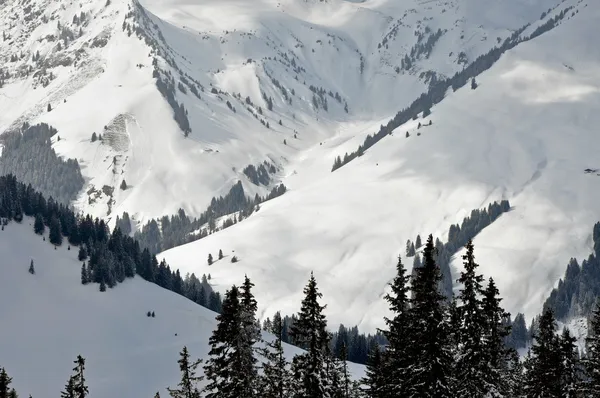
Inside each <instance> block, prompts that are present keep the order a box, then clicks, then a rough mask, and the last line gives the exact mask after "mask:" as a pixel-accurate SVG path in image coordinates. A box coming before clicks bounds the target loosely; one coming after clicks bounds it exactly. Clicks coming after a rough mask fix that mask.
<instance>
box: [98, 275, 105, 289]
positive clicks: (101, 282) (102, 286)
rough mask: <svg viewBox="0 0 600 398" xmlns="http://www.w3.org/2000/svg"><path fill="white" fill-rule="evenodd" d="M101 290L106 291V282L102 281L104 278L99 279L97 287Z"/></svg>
mask: <svg viewBox="0 0 600 398" xmlns="http://www.w3.org/2000/svg"><path fill="white" fill-rule="evenodd" d="M99 289H100V291H101V292H105V291H106V283H105V282H104V278H103V279H101V280H100V287H99Z"/></svg>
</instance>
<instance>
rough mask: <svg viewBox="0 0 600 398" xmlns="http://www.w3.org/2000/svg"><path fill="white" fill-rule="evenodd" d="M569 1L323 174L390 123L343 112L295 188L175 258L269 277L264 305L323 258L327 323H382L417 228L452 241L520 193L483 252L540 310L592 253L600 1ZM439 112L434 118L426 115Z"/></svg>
mask: <svg viewBox="0 0 600 398" xmlns="http://www.w3.org/2000/svg"><path fill="white" fill-rule="evenodd" d="M571 5H573V6H575V7H576V9H574V10H573V11H572V13H571V12H569V13H568V16H567V18H565V20H564V22H563V23H562V24H561V25H559V26H558V27H557V28H555V29H553V30H551V31H550V32H548V33H545V34H544V35H542V36H540V37H537V38H536V39H534V40H531V41H529V42H526V43H523V44H520V45H519V46H517V47H516V48H514V49H513V50H510V51H508V52H507V53H506V54H505V55H504V56H503V57H502V58H501V59H500V61H499V62H498V63H497V64H496V65H494V66H493V67H492V68H491V69H490V70H489V71H488V72H485V73H484V74H482V75H480V76H479V77H478V78H477V83H478V87H477V89H476V90H471V89H470V88H469V87H468V86H467V87H464V88H462V89H460V90H458V91H457V92H455V93H448V96H447V98H446V99H445V100H444V101H442V102H441V103H440V104H439V105H437V106H435V107H433V108H432V109H431V111H432V114H431V116H429V117H426V118H424V119H423V120H414V121H411V122H409V123H407V124H406V125H403V126H401V127H399V128H398V129H396V130H395V131H394V133H393V135H391V136H387V137H385V138H384V139H383V140H382V141H381V142H379V143H378V144H376V145H375V146H373V147H372V148H370V149H369V150H368V151H366V153H365V154H364V155H363V156H362V157H360V158H358V159H356V160H354V161H352V162H350V163H349V164H347V165H345V166H343V167H342V168H341V169H338V170H336V171H335V172H333V173H326V174H323V170H324V169H327V168H330V167H331V164H332V159H333V158H334V157H335V156H337V155H343V153H344V152H350V151H353V150H355V149H356V148H357V146H358V145H359V144H360V143H362V141H363V139H364V137H365V136H366V134H367V133H373V132H374V130H376V128H377V127H378V125H379V123H378V122H376V123H353V124H351V123H348V124H346V125H345V126H346V127H345V128H344V129H340V130H338V133H337V134H336V135H335V136H334V137H333V138H332V139H330V140H327V141H324V142H323V145H320V146H315V147H313V148H311V149H309V150H307V151H304V152H303V153H302V155H299V156H297V157H295V158H294V160H293V162H292V163H291V164H290V166H289V170H291V171H293V172H292V173H290V174H289V175H288V176H287V177H286V178H284V182H285V184H286V186H288V187H289V188H290V191H289V192H288V193H286V194H285V195H284V196H282V197H281V198H277V199H276V200H273V201H271V202H267V203H265V204H264V205H263V206H262V207H261V210H260V211H259V212H258V213H257V214H255V215H253V216H252V217H251V218H250V219H248V220H246V221H244V222H243V223H240V224H238V225H235V226H233V227H231V228H228V229H226V230H224V231H222V232H218V233H216V234H214V235H211V236H209V237H207V238H205V239H202V240H200V241H197V242H193V243H190V244H187V245H184V246H181V247H177V248H174V249H172V250H169V251H167V252H165V253H163V256H164V258H166V259H167V261H168V262H169V263H171V264H175V265H176V266H177V267H179V268H181V269H183V270H186V271H194V272H210V273H211V274H212V276H213V281H214V282H216V283H218V284H220V285H221V286H227V285H229V284H230V283H231V280H233V279H236V278H239V277H240V276H241V275H243V274H244V273H248V275H250V276H251V277H252V278H253V279H254V280H256V281H257V283H260V284H261V285H263V286H269V289H264V290H261V291H260V293H259V296H258V297H259V302H261V303H267V304H266V305H265V304H263V307H261V309H262V310H264V311H265V312H266V313H267V314H268V313H271V312H273V311H275V310H279V309H280V310H282V311H283V312H284V313H285V312H287V313H291V312H293V311H295V310H296V304H295V303H296V302H297V300H298V298H299V297H300V294H301V288H302V283H303V281H304V279H305V277H306V275H308V274H309V272H310V270H314V271H315V275H316V277H317V279H318V280H319V282H320V284H321V286H322V287H323V291H324V292H325V295H326V301H327V303H328V307H327V310H328V316H329V317H330V319H331V320H332V322H344V323H346V324H358V325H359V326H360V327H362V328H365V329H371V330H372V329H373V328H374V327H376V326H381V323H382V315H383V314H384V313H385V311H386V305H385V303H384V301H383V300H382V299H381V296H382V294H383V291H384V287H385V285H386V283H388V282H389V281H390V279H391V278H392V276H393V275H394V264H395V257H396V256H397V255H398V254H404V247H405V242H406V240H407V239H411V240H414V238H415V237H416V235H417V234H421V236H423V235H426V234H428V233H433V234H434V236H437V237H440V239H442V240H443V241H445V240H446V239H447V236H446V234H447V232H448V228H449V226H450V224H453V223H457V222H459V223H460V221H461V220H462V219H463V218H464V217H465V216H467V215H468V214H469V213H470V212H471V210H472V209H477V208H480V207H484V206H487V205H488V204H489V203H491V202H493V201H495V200H499V199H509V200H510V202H511V205H512V206H513V207H514V209H513V210H512V211H511V212H509V213H507V214H504V215H502V216H501V217H500V219H498V220H497V221H496V222H495V223H493V224H492V225H491V226H489V227H487V228H486V229H484V230H483V232H482V233H481V234H480V235H478V236H477V238H476V239H475V253H476V256H477V260H478V262H479V263H480V264H481V270H482V272H483V273H484V274H485V275H486V276H487V277H494V279H495V280H496V281H497V283H498V285H499V288H500V291H501V294H502V296H503V297H504V305H505V307H506V308H507V310H509V311H510V312H512V313H513V314H515V313H516V312H520V311H524V312H525V315H526V316H527V318H528V319H531V317H532V316H533V315H535V314H537V313H539V311H540V310H541V304H542V302H543V300H544V299H545V297H546V296H547V294H548V293H549V291H550V290H551V288H552V286H553V285H554V284H555V283H556V282H557V281H558V279H559V277H560V276H562V274H563V272H564V269H565V266H566V264H567V262H568V260H569V258H570V257H572V256H576V257H578V258H582V257H586V256H587V255H588V254H589V252H590V244H591V236H590V234H591V230H592V226H593V224H594V223H595V222H596V221H597V220H599V219H600V207H598V205H597V198H598V197H600V178H599V177H598V176H597V175H596V174H597V172H586V169H590V170H592V171H593V170H594V169H599V168H600V166H599V165H598V164H597V163H596V162H597V148H599V147H600V138H599V136H598V134H597V132H596V130H597V126H598V125H599V123H600V117H599V116H598V112H597V109H598V106H599V105H600V103H599V102H600V95H599V90H600V85H599V83H598V82H599V81H600V79H599V78H600V75H599V72H598V65H599V63H600V56H599V55H598V52H597V51H595V50H594V45H593V44H592V42H590V41H589V40H587V39H588V38H590V37H594V36H595V35H596V33H597V20H598V17H600V6H599V5H598V4H596V3H592V2H588V3H586V2H568V1H567V2H564V3H563V4H562V5H561V7H560V8H563V7H567V6H571ZM556 12H558V11H556ZM429 120H431V121H432V122H433V124H432V126H425V127H422V128H421V129H418V128H417V127H418V123H422V124H424V125H426V124H428V123H429ZM407 131H408V132H409V134H410V137H408V138H407V137H406V132H407ZM219 249H222V250H223V251H224V252H226V253H232V252H233V251H235V255H236V256H238V257H239V259H240V262H238V263H235V264H232V263H230V262H228V261H223V262H217V263H216V264H214V265H212V266H210V267H209V266H208V265H207V264H206V261H205V259H206V256H207V255H208V253H213V255H214V253H216V252H217V251H218V250H219ZM406 262H407V263H409V264H410V263H411V262H412V261H411V259H408V260H406ZM459 266H460V264H459V262H458V261H455V263H454V267H455V268H457V267H459Z"/></svg>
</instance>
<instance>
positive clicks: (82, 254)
mask: <svg viewBox="0 0 600 398" xmlns="http://www.w3.org/2000/svg"><path fill="white" fill-rule="evenodd" d="M87 256H88V255H87V250H86V249H85V245H84V244H83V243H82V244H81V245H79V253H78V254H77V259H78V260H79V261H83V260H85V259H86V258H87Z"/></svg>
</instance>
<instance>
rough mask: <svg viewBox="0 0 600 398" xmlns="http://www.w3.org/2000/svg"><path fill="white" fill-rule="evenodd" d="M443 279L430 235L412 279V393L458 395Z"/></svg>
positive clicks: (410, 376)
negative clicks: (440, 286) (442, 288)
mask: <svg viewBox="0 0 600 398" xmlns="http://www.w3.org/2000/svg"><path fill="white" fill-rule="evenodd" d="M440 280H441V274H440V270H439V267H438V266H437V264H436V262H435V259H434V246H433V237H432V236H431V235H429V238H428V239H427V243H426V244H425V248H424V250H423V266H422V267H420V268H418V269H417V270H416V272H415V275H414V277H413V279H412V298H411V300H410V305H411V307H410V312H409V316H410V317H411V319H412V325H411V335H412V341H411V345H410V347H409V352H408V357H409V358H410V361H411V362H410V363H409V365H408V366H409V369H410V371H409V374H408V378H407V381H408V383H407V384H408V386H409V395H414V394H416V395H414V396H419V397H432V398H433V397H435V398H444V397H448V398H450V397H453V396H454V395H453V393H452V389H451V386H452V385H453V376H452V373H451V371H452V363H453V360H452V353H451V351H450V342H449V338H448V334H449V333H448V325H447V323H446V322H445V313H444V307H443V302H444V296H443V295H442V294H440V293H439V291H438V284H439V282H440Z"/></svg>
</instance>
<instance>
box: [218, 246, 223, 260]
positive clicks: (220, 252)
mask: <svg viewBox="0 0 600 398" xmlns="http://www.w3.org/2000/svg"><path fill="white" fill-rule="evenodd" d="M222 259H223V250H221V249H219V260H222Z"/></svg>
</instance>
